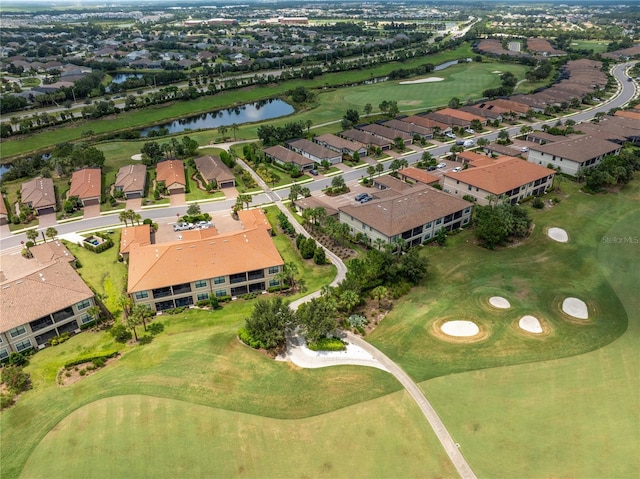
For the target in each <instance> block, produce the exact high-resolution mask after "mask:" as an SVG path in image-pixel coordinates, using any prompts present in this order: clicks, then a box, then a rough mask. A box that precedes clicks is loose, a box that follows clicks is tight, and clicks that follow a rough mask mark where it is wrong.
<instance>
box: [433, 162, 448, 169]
mask: <svg viewBox="0 0 640 479" xmlns="http://www.w3.org/2000/svg"><path fill="white" fill-rule="evenodd" d="M445 166H447V164H446V163H438V166H437V167H436V168H444V167H445Z"/></svg>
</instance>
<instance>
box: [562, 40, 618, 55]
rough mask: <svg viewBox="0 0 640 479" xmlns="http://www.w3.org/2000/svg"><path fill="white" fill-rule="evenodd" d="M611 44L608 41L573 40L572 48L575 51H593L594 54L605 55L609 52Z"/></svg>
mask: <svg viewBox="0 0 640 479" xmlns="http://www.w3.org/2000/svg"><path fill="white" fill-rule="evenodd" d="M608 45H609V42H608V41H607V40H572V41H571V48H572V49H574V50H593V53H604V52H606V51H607V46H608Z"/></svg>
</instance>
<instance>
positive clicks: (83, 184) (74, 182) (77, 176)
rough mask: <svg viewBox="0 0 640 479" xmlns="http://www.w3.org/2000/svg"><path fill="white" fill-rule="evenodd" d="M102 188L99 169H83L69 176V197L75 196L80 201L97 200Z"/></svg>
mask: <svg viewBox="0 0 640 479" xmlns="http://www.w3.org/2000/svg"><path fill="white" fill-rule="evenodd" d="M101 188H102V176H101V171H100V168H83V169H82V170H78V171H75V172H74V173H73V175H71V187H70V188H69V193H68V195H69V196H77V197H78V198H80V199H86V198H96V197H97V198H99V197H100V193H101Z"/></svg>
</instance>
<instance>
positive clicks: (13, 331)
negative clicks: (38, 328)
mask: <svg viewBox="0 0 640 479" xmlns="http://www.w3.org/2000/svg"><path fill="white" fill-rule="evenodd" d="M26 332H27V328H25V327H24V326H18V327H17V328H13V329H11V330H9V336H11V337H12V338H17V337H18V336H20V335H22V334H24V333H26Z"/></svg>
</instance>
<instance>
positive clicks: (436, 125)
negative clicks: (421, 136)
mask: <svg viewBox="0 0 640 479" xmlns="http://www.w3.org/2000/svg"><path fill="white" fill-rule="evenodd" d="M400 121H404V122H405V123H411V124H413V125H418V126H421V127H423V128H429V129H431V131H432V132H435V131H436V130H437V131H439V132H440V133H450V132H451V127H450V126H449V125H447V124H446V123H443V122H441V121H437V120H434V119H432V118H428V117H426V116H421V115H412V116H407V117H406V118H400Z"/></svg>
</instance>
